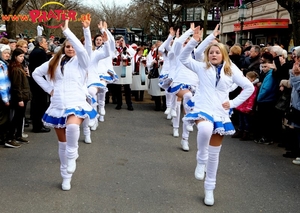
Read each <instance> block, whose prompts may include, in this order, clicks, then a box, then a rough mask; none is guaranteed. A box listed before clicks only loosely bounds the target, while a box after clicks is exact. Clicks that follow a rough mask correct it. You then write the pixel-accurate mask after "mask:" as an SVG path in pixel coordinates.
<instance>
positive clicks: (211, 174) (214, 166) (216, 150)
mask: <svg viewBox="0 0 300 213" xmlns="http://www.w3.org/2000/svg"><path fill="white" fill-rule="evenodd" d="M221 147H222V146H208V161H207V166H206V167H207V169H206V177H205V182H204V188H205V189H207V190H214V189H215V187H216V176H217V170H218V165H219V155H220V151H221Z"/></svg>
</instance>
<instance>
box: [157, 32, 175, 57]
mask: <svg viewBox="0 0 300 213" xmlns="http://www.w3.org/2000/svg"><path fill="white" fill-rule="evenodd" d="M174 35H175V31H174V29H173V27H171V28H170V33H169V36H168V38H167V40H165V41H164V42H163V43H162V44H161V45H160V46H159V48H158V51H159V52H161V53H163V52H164V51H165V50H167V51H168V52H169V51H170V50H171V48H170V43H171V41H172V39H173V37H174Z"/></svg>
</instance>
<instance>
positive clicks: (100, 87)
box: [88, 83, 108, 92]
mask: <svg viewBox="0 0 300 213" xmlns="http://www.w3.org/2000/svg"><path fill="white" fill-rule="evenodd" d="M89 87H97V88H99V89H100V92H107V91H108V89H107V87H106V85H104V84H102V83H92V84H90V85H88V88H89Z"/></svg>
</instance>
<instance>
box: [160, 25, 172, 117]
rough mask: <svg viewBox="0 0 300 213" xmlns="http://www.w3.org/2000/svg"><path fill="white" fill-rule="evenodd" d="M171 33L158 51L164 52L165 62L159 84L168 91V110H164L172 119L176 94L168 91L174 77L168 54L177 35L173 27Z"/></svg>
mask: <svg viewBox="0 0 300 213" xmlns="http://www.w3.org/2000/svg"><path fill="white" fill-rule="evenodd" d="M169 32H170V34H169V36H168V38H167V40H165V41H164V42H163V43H162V44H161V45H160V46H159V48H158V51H159V52H160V53H161V54H162V57H163V59H164V64H163V66H162V70H161V73H160V76H159V86H160V87H161V88H163V89H165V92H166V107H167V109H166V111H165V112H164V113H165V115H168V116H167V118H168V119H171V118H172V116H171V109H172V104H173V102H174V98H175V97H176V95H174V94H170V93H168V91H167V90H168V88H169V87H170V84H171V83H172V78H170V76H169V72H170V67H171V65H170V59H169V56H168V53H169V52H170V51H171V42H172V41H173V37H174V36H175V31H174V29H173V27H171V28H170V30H169Z"/></svg>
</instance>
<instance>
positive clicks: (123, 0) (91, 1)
mask: <svg viewBox="0 0 300 213" xmlns="http://www.w3.org/2000/svg"><path fill="white" fill-rule="evenodd" d="M130 1H131V0H97V2H101V3H104V4H108V5H112V4H113V2H115V3H116V5H118V6H121V5H124V6H126V5H127V4H129V3H130ZM82 3H84V4H85V3H86V4H88V5H95V0H83V1H82Z"/></svg>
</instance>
